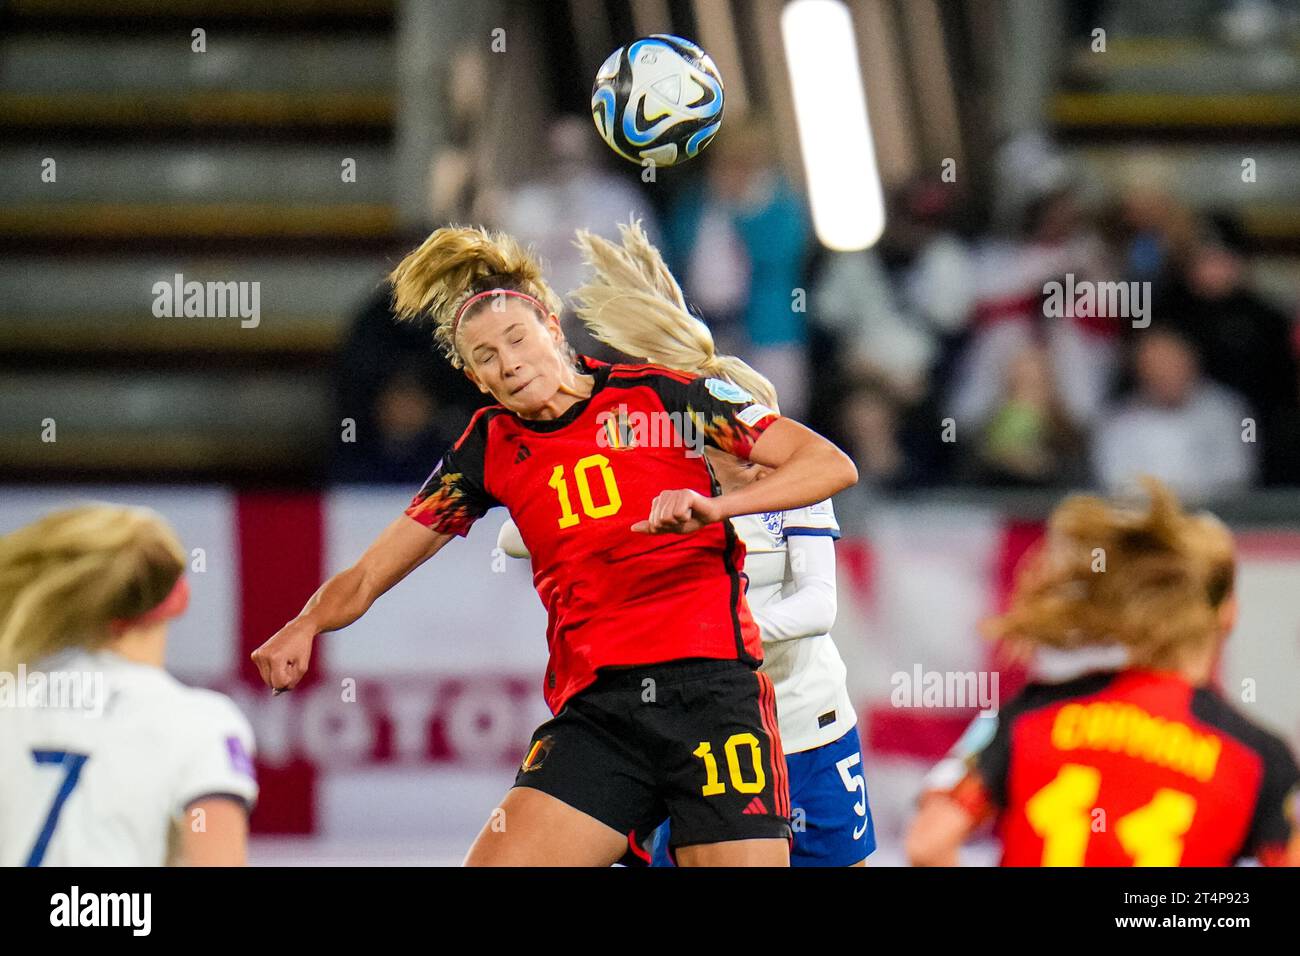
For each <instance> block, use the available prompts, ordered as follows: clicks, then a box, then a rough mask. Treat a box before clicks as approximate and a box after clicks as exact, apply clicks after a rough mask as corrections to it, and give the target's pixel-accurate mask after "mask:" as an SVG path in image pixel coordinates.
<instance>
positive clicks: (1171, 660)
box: [907, 481, 1300, 866]
mask: <svg viewBox="0 0 1300 956" xmlns="http://www.w3.org/2000/svg"><path fill="white" fill-rule="evenodd" d="M1147 487H1148V489H1149V491H1150V495H1151V504H1150V508H1149V509H1148V510H1145V511H1142V512H1138V511H1131V510H1122V509H1120V508H1117V507H1114V506H1112V505H1110V504H1107V503H1106V502H1104V501H1101V500H1099V499H1097V498H1093V497H1083V496H1077V497H1072V498H1070V499H1068V500H1066V501H1065V503H1064V504H1062V505H1061V506H1060V507H1059V508H1057V510H1056V512H1055V513H1054V514H1053V515H1052V518H1051V520H1050V522H1049V525H1048V536H1047V539H1046V542H1045V544H1044V546H1043V548H1042V549H1041V550H1040V551H1039V552H1038V553H1037V554H1036V555H1034V556H1033V558H1032V559H1031V563H1030V564H1029V565H1028V566H1027V568H1026V571H1025V573H1024V574H1023V575H1022V577H1021V578H1020V580H1019V581H1018V582H1017V588H1016V592H1015V594H1014V595H1013V598H1012V602H1011V606H1010V609H1009V611H1008V612H1007V613H1006V614H1005V615H1004V616H1002V617H1001V618H998V619H996V620H994V621H992V622H991V623H990V632H991V634H992V635H993V636H996V637H1000V638H1003V639H1005V640H1007V641H1009V642H1011V644H1012V645H1013V646H1019V647H1021V648H1024V649H1030V650H1032V649H1033V648H1053V649H1058V650H1067V651H1068V650H1081V649H1083V648H1088V647H1097V646H1101V645H1107V644H1109V645H1119V646H1121V647H1123V648H1124V649H1125V650H1126V651H1127V655H1128V661H1129V663H1128V665H1127V666H1126V667H1124V668H1122V669H1120V670H1112V671H1093V672H1091V673H1088V674H1085V675H1083V676H1080V677H1076V678H1074V679H1072V680H1067V681H1065V682H1062V683H1056V684H1048V683H1032V684H1030V685H1029V686H1027V687H1026V688H1025V690H1024V691H1023V692H1022V693H1021V694H1020V695H1019V696H1018V697H1017V698H1016V699H1015V700H1014V701H1012V702H1011V703H1010V704H1008V705H1007V706H1005V707H1003V708H1002V709H1001V710H1000V711H999V712H998V713H997V714H996V716H987V717H985V716H981V717H977V718H976V719H975V720H974V721H973V723H972V725H971V727H970V728H969V729H968V731H967V733H966V734H965V735H964V736H963V738H962V740H961V741H959V742H958V744H957V747H956V748H955V750H954V752H953V753H952V754H951V755H950V757H949V758H948V759H947V760H946V761H945V762H944V763H942V764H940V765H939V766H938V767H936V769H935V771H934V772H933V773H932V774H931V776H930V779H929V780H928V782H927V788H926V789H927V792H926V793H924V794H923V796H922V798H921V806H920V812H919V814H918V816H917V818H916V819H915V821H914V822H913V824H912V828H911V831H910V833H909V834H908V837H907V853H908V856H909V858H910V859H911V861H912V862H913V863H914V864H918V865H953V864H955V863H956V862H957V849H958V847H959V846H960V845H961V843H962V842H963V841H964V840H965V839H966V837H967V836H968V835H969V834H970V833H971V832H972V831H973V830H974V829H975V828H976V827H977V826H978V825H979V824H980V823H981V822H982V821H984V820H986V819H989V818H994V819H995V820H996V824H997V833H998V836H999V837H1000V838H1001V840H1002V846H1003V855H1002V864H1003V865H1004V866H1229V865H1231V864H1233V863H1234V862H1235V861H1237V860H1239V859H1242V858H1250V857H1253V858H1255V859H1257V860H1259V861H1260V862H1261V863H1263V864H1266V865H1290V866H1295V865H1300V825H1298V823H1297V800H1298V799H1300V790H1298V788H1300V770H1297V767H1296V762H1295V759H1294V757H1293V756H1292V754H1291V752H1290V750H1289V749H1288V747H1287V745H1286V743H1285V742H1284V741H1282V740H1281V739H1280V738H1279V737H1277V736H1275V735H1274V734H1272V733H1269V732H1268V731H1266V730H1263V729H1262V728H1260V727H1258V726H1256V725H1255V724H1254V723H1252V722H1251V721H1249V720H1248V719H1246V718H1245V717H1243V716H1241V715H1240V714H1239V713H1237V711H1236V710H1234V709H1233V708H1232V707H1231V706H1230V705H1229V704H1228V702H1227V701H1226V700H1225V699H1224V698H1223V697H1222V696H1220V695H1219V693H1218V692H1217V691H1215V690H1213V689H1212V688H1211V687H1210V686H1209V685H1210V683H1211V681H1212V678H1213V674H1214V670H1215V664H1216V661H1217V659H1218V657H1219V652H1220V650H1221V648H1222V645H1223V641H1224V640H1225V639H1226V638H1227V636H1228V634H1229V633H1230V632H1231V631H1232V628H1233V626H1234V625H1235V623H1236V618H1237V601H1236V597H1235V595H1234V593H1233V580H1234V571H1235V556H1234V546H1233V541H1232V536H1231V534H1230V532H1229V531H1228V529H1227V528H1226V527H1224V525H1223V524H1222V523H1221V522H1219V521H1218V520H1217V519H1216V518H1214V517H1212V516H1210V515H1208V514H1198V515H1189V514H1186V513H1184V512H1183V511H1182V510H1181V508H1180V507H1179V505H1178V502H1177V501H1176V500H1175V498H1174V497H1173V495H1172V494H1171V493H1170V492H1169V491H1168V490H1167V489H1166V488H1165V487H1164V486H1163V485H1161V484H1160V483H1158V482H1155V481H1148V482H1147Z"/></svg>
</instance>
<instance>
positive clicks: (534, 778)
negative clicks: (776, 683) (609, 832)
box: [515, 659, 790, 863]
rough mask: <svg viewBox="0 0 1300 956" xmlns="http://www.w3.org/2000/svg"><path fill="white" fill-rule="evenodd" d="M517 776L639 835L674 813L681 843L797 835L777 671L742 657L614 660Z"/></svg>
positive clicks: (554, 724) (640, 856)
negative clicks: (630, 663) (622, 664)
mask: <svg viewBox="0 0 1300 956" xmlns="http://www.w3.org/2000/svg"><path fill="white" fill-rule="evenodd" d="M515 786H516V787H532V788H534V789H536V790H541V791H543V792H544V793H549V794H550V795H551V796H553V797H556V798H557V799H559V800H563V801H564V802H565V803H567V804H568V805H569V806H571V807H574V808H576V809H578V810H581V811H582V812H583V813H585V814H587V815H588V816H592V817H595V818H596V819H597V820H599V821H600V822H601V823H604V824H605V825H606V826H609V827H612V828H613V829H615V830H617V831H618V832H619V833H626V834H627V836H628V855H627V856H626V857H625V862H636V861H640V862H647V863H648V862H649V854H648V853H647V852H646V851H645V850H644V849H643V847H642V846H641V844H642V843H643V841H645V840H646V839H647V838H648V837H649V836H650V834H651V833H653V831H654V830H655V828H656V827H658V826H659V824H661V823H662V822H663V821H664V820H665V819H671V821H672V847H673V848H674V849H676V848H677V847H683V846H691V845H693V844H698V843H723V842H726V841H730V840H753V839H761V838H781V839H787V840H788V839H789V838H790V789H789V778H788V777H787V775H786V767H785V754H784V753H783V752H782V750H781V736H780V733H779V732H778V730H777V724H776V693H775V691H774V690H773V688H772V681H771V680H770V679H769V678H768V676H767V675H766V674H763V673H760V672H759V671H756V670H754V669H752V668H751V667H749V666H748V665H747V664H745V663H743V662H741V661H728V660H698V659H693V660H683V661H671V662H669V663H666V664H647V665H644V666H637V667H630V668H620V669H616V670H610V669H605V670H602V671H600V672H599V673H598V675H597V678H596V681H595V683H593V684H592V685H591V686H590V687H587V688H586V689H584V690H582V691H580V692H579V693H577V694H575V695H574V696H573V697H572V698H570V699H569V701H568V702H567V703H565V705H564V707H563V709H562V710H561V711H560V712H559V714H557V715H556V716H555V717H553V718H552V719H551V720H548V721H547V722H546V723H544V724H542V725H541V726H540V727H538V728H537V730H536V731H535V732H534V734H533V739H532V742H531V744H530V745H529V748H528V751H527V755H526V756H525V757H524V762H523V764H522V765H521V766H520V768H519V773H518V775H517V776H516V777H515Z"/></svg>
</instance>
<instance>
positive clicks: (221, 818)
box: [177, 796, 248, 866]
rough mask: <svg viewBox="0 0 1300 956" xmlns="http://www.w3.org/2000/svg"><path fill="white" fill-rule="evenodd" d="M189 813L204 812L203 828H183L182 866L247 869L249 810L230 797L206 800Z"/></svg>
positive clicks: (183, 824) (190, 807)
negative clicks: (243, 867) (245, 866)
mask: <svg viewBox="0 0 1300 956" xmlns="http://www.w3.org/2000/svg"><path fill="white" fill-rule="evenodd" d="M187 810H188V811H189V812H190V813H193V812H194V811H196V810H201V811H202V813H203V826H202V827H197V828H196V827H192V826H189V825H188V817H187V819H186V821H185V822H184V823H182V825H181V826H180V828H179V830H180V847H179V854H180V858H179V860H177V862H178V863H180V865H181V866H244V865H245V864H246V863H247V862H248V810H247V809H245V807H244V806H243V805H242V804H240V803H238V802H236V801H234V800H231V799H230V798H228V797H220V796H213V797H204V798H203V799H202V800H197V801H195V802H194V803H192V804H190V805H189V807H188V808H187Z"/></svg>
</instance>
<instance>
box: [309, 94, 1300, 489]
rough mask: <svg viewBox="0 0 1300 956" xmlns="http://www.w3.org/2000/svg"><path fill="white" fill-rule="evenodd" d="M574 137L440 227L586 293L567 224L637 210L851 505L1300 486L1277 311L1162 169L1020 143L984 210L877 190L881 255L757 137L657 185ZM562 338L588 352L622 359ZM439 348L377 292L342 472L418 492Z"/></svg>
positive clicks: (1232, 248)
mask: <svg viewBox="0 0 1300 956" xmlns="http://www.w3.org/2000/svg"><path fill="white" fill-rule="evenodd" d="M589 126H590V123H589V121H588V120H587V119H586V118H585V117H567V118H564V119H561V120H560V121H558V122H557V123H555V124H554V126H553V127H552V129H551V133H550V136H549V139H548V142H547V162H546V163H545V166H544V168H543V169H542V170H541V171H540V172H539V174H538V175H537V176H536V177H535V178H534V179H532V180H531V181H529V182H527V183H526V184H524V185H523V186H521V187H518V188H515V189H511V190H500V189H494V188H491V187H490V185H484V184H479V185H478V186H475V185H474V184H473V183H472V182H470V181H468V180H466V179H465V177H461V178H460V179H458V180H457V181H456V184H455V188H454V189H452V190H451V194H454V199H453V200H449V202H454V203H458V204H459V205H456V206H449V207H448V208H446V209H442V210H438V211H436V213H435V221H438V222H443V221H450V220H460V221H464V220H466V219H470V218H472V219H473V220H474V221H479V222H484V223H486V224H489V225H493V226H497V227H500V228H504V229H506V230H508V231H510V232H512V233H513V234H515V235H517V236H518V237H519V238H521V239H523V240H525V241H528V242H531V243H533V244H534V246H535V247H536V249H537V251H538V252H539V253H540V254H541V256H542V257H543V259H544V260H546V262H547V263H548V267H549V268H548V274H549V276H550V278H551V280H552V284H553V285H554V286H555V288H556V289H557V291H561V292H565V291H567V290H569V289H571V288H573V287H574V286H576V285H577V284H578V282H579V279H580V276H581V268H582V264H581V262H579V261H577V259H576V258H575V251H574V249H573V247H572V245H571V242H570V240H571V237H572V235H573V232H574V230H575V229H577V228H579V227H588V228H592V229H594V230H595V231H597V232H601V233H602V234H605V235H609V236H611V237H613V236H616V235H617V229H616V223H617V222H619V221H626V220H627V218H628V216H629V214H635V215H638V216H640V217H641V218H642V219H643V220H644V221H645V223H646V225H647V228H648V231H649V232H650V234H651V236H652V238H654V239H655V240H656V241H657V242H658V243H659V245H660V247H661V249H662V251H663V253H664V255H665V258H666V259H667V260H668V263H669V265H670V266H671V267H672V269H673V271H674V273H675V274H676V275H677V277H678V279H679V280H680V281H681V283H682V285H683V288H684V290H685V292H686V294H687V296H688V298H689V299H690V300H691V302H692V303H693V304H694V305H695V306H696V307H697V308H698V310H699V311H700V313H701V314H702V315H703V316H704V317H705V318H706V319H707V321H708V322H709V324H710V327H711V328H712V330H713V332H714V335H715V338H716V339H717V340H718V342H719V345H720V348H722V349H723V350H725V351H729V352H734V353H735V354H739V355H741V356H742V357H744V358H745V359H746V360H748V361H749V362H750V363H751V364H753V365H754V366H755V367H756V368H758V369H759V370H760V371H762V372H763V373H764V374H766V375H767V376H768V377H769V378H770V379H771V380H772V381H773V383H774V384H775V385H776V387H777V390H778V394H779V395H780V399H781V405H782V411H783V413H785V414H787V415H790V416H792V417H795V418H798V419H800V420H804V421H806V422H808V423H809V424H810V425H811V426H812V427H814V428H816V429H818V430H819V431H822V432H823V433H825V434H827V435H828V436H830V437H832V438H834V439H835V440H836V441H837V442H839V443H840V444H841V446H842V447H844V448H845V449H846V450H847V451H849V452H850V453H851V454H852V456H853V457H854V459H855V460H856V461H857V464H858V468H859V471H860V474H861V482H860V485H859V488H858V489H857V492H856V494H858V495H859V496H865V497H866V498H868V499H874V498H875V497H878V496H882V495H890V494H893V493H895V492H899V491H904V490H909V489H914V488H923V487H930V486H937V485H973V486H987V487H1039V488H1055V487H1067V486H1071V487H1073V486H1080V485H1093V486H1101V487H1105V488H1107V489H1109V490H1119V489H1122V488H1124V487H1125V486H1126V485H1128V484H1129V483H1130V482H1131V481H1132V479H1133V477H1134V476H1135V475H1137V474H1139V473H1151V474H1155V475H1158V476H1160V477H1162V478H1163V479H1165V480H1166V481H1167V482H1169V483H1170V484H1171V485H1172V486H1173V487H1174V488H1175V489H1177V490H1178V491H1179V492H1181V493H1182V494H1183V495H1184V496H1185V497H1187V498H1188V499H1190V500H1194V501H1196V500H1204V501H1209V500H1215V499H1222V498H1224V497H1229V496H1236V495H1240V494H1242V493H1243V492H1245V491H1247V490H1248V489H1250V488H1252V487H1255V486H1259V485H1300V373H1298V371H1297V343H1298V341H1300V340H1298V338H1297V334H1296V328H1297V325H1296V323H1295V322H1294V321H1293V316H1292V315H1290V314H1288V312H1287V311H1286V307H1285V305H1284V304H1281V303H1278V302H1274V301H1271V300H1270V299H1268V298H1267V297H1266V296H1265V295H1263V294H1261V293H1260V292H1259V291H1257V290H1256V289H1255V288H1254V286H1253V284H1252V260H1251V258H1250V256H1249V255H1248V249H1247V246H1246V245H1245V244H1244V243H1243V239H1242V235H1241V234H1240V231H1239V230H1238V229H1237V228H1236V226H1235V225H1234V223H1233V221H1232V220H1231V219H1230V218H1225V217H1222V216H1218V215H1208V214H1205V213H1204V212H1202V211H1198V210H1195V209H1190V208H1187V207H1186V206H1185V205H1184V204H1183V203H1181V202H1180V201H1179V200H1178V199H1177V198H1175V196H1174V195H1173V194H1172V193H1171V192H1170V191H1169V190H1168V189H1167V188H1166V179H1165V178H1164V177H1163V176H1162V175H1160V171H1159V169H1158V167H1150V166H1146V167H1144V166H1143V165H1142V164H1141V163H1137V164H1135V165H1134V168H1133V172H1132V174H1131V175H1129V176H1128V177H1127V179H1126V181H1124V182H1122V183H1119V184H1116V185H1112V186H1111V187H1110V188H1109V189H1108V190H1103V191H1101V192H1100V193H1098V192H1097V191H1096V190H1095V189H1091V188H1084V185H1085V184H1084V183H1083V182H1081V181H1080V180H1079V179H1078V177H1075V176H1072V175H1071V174H1070V173H1069V172H1068V171H1062V169H1055V167H1054V166H1053V160H1052V159H1051V157H1050V156H1048V155H1047V154H1045V153H1043V152H1042V151H1041V150H1040V151H1038V152H1035V151H1034V150H1030V151H1029V152H1028V153H1026V152H1024V151H1023V150H1022V151H1020V152H1017V150H1015V149H1011V150H1009V151H1008V152H1007V154H1006V155H1005V156H1004V157H1003V158H1002V160H1001V163H1002V168H1001V169H1000V170H999V176H1000V179H1001V180H1003V181H1008V182H1014V183H1017V184H1019V185H1018V187H1017V188H1016V189H1015V190H1003V194H1002V195H1000V196H999V197H998V199H999V203H998V206H999V208H998V210H997V211H996V213H995V214H987V213H984V212H977V211H976V206H977V204H976V203H974V202H973V197H972V196H971V195H970V194H969V193H967V192H964V191H963V189H962V188H960V187H959V186H958V185H957V184H955V183H947V182H944V181H942V179H941V177H940V176H939V175H938V174H937V173H936V175H935V176H933V177H930V178H927V179H920V180H917V181H915V182H911V183H908V184H905V185H903V186H901V187H900V188H898V189H896V190H893V191H892V194H891V195H890V197H889V200H888V202H889V207H890V208H889V214H888V219H887V222H888V225H887V228H886V232H885V234H884V236H883V238H882V240H881V241H880V242H879V243H878V244H877V245H876V246H875V247H873V248H872V249H869V250H867V251H864V252H855V253H830V252H827V251H825V250H824V249H822V248H821V247H820V245H819V244H818V243H817V242H816V239H815V238H814V236H813V233H812V227H811V223H810V222H809V219H808V213H807V210H806V204H805V202H804V200H803V197H802V196H801V195H800V194H799V192H798V191H797V190H796V188H795V186H794V185H793V184H792V183H791V182H789V181H788V180H787V178H786V177H785V176H784V175H783V174H782V172H781V171H780V170H779V169H778V168H777V166H776V165H775V164H774V163H773V161H772V160H771V150H770V149H769V148H767V144H768V143H769V142H770V139H769V136H770V134H769V132H768V131H767V130H766V129H765V128H764V125H763V123H762V121H761V120H760V119H759V118H754V119H753V120H752V121H750V120H748V119H747V121H746V122H745V123H743V124H738V125H737V126H735V127H734V128H733V129H731V130H730V131H729V134H728V135H727V136H724V137H720V138H719V140H718V141H717V143H715V144H714V146H713V147H711V149H710V150H709V153H707V154H706V158H707V162H703V163H702V164H701V165H702V166H703V169H702V170H701V171H700V172H699V173H698V174H696V175H692V176H683V175H674V176H665V177H664V179H665V180H668V179H671V181H672V182H671V184H669V183H664V184H662V186H661V184H659V183H655V184H644V185H643V184H642V183H640V181H639V179H638V176H637V170H635V169H634V168H632V167H630V166H628V167H627V169H618V168H617V167H615V166H612V165H610V164H607V163H606V162H605V157H604V156H603V155H601V154H602V153H603V150H602V149H601V148H600V146H599V142H598V140H597V138H596V137H595V136H594V135H592V131H591V129H589ZM451 165H452V166H453V167H454V168H462V167H463V166H464V164H463V163H462V164H461V167H456V164H455V163H454V162H453V163H452V164H451ZM435 168H436V166H435ZM1044 170H1054V172H1053V173H1052V174H1051V175H1043V173H1044ZM1012 193H1014V195H1012ZM436 205H437V203H436V202H435V206H436ZM1090 283H1126V284H1127V283H1136V284H1137V285H1131V286H1127V289H1128V290H1129V295H1128V300H1127V305H1126V308H1125V309H1124V314H1111V312H1110V310H1109V309H1108V308H1107V307H1106V301H1107V300H1106V297H1105V296H1104V295H1102V296H1097V297H1095V298H1091V299H1082V298H1074V297H1069V296H1068V295H1067V296H1066V297H1065V299H1064V303H1063V300H1062V294H1061V290H1066V292H1067V293H1068V291H1069V290H1076V289H1083V288H1084V287H1085V286H1087V285H1088V284H1090ZM1057 284H1059V285H1057ZM1119 301H1123V300H1119ZM1063 304H1064V307H1062V305H1063ZM572 323H573V319H572V316H568V317H566V330H567V332H568V334H569V335H570V338H571V340H572V341H573V342H574V344H575V346H576V347H577V348H578V349H579V351H585V352H587V353H589V354H595V355H598V356H602V357H606V358H611V357H613V356H610V355H608V354H607V353H605V352H603V351H602V349H601V347H600V346H598V345H596V344H595V343H593V342H591V340H590V339H588V338H587V337H586V336H585V335H584V334H583V332H582V330H581V329H580V328H577V327H575V326H574V325H573V324H572ZM429 355H430V342H429V336H428V332H427V331H422V330H418V329H412V328H399V327H397V326H395V325H394V324H393V322H392V321H391V317H390V316H389V315H388V313H387V304H386V299H385V295H384V293H383V291H382V290H379V291H378V292H377V293H376V295H375V298H374V299H373V301H372V302H370V303H369V304H368V306H367V307H366V309H365V310H364V311H363V313H362V314H361V315H360V316H359V317H358V319H357V322H356V324H355V327H354V329H353V332H352V335H351V337H350V339H349V341H348V344H347V346H346V350H345V355H344V360H343V361H342V362H341V364H340V368H341V369H343V370H345V371H344V372H342V373H341V375H340V385H339V394H340V401H341V402H342V403H343V406H344V409H345V411H346V410H351V411H352V412H353V414H354V415H356V416H358V418H359V419H362V420H364V421H365V425H364V426H362V425H361V422H360V421H359V429H358V430H359V433H360V434H364V435H367V436H370V439H371V440H368V441H359V442H357V443H355V444H354V445H352V446H350V447H349V446H345V447H344V451H343V453H342V454H341V455H340V456H339V459H338V461H337V462H336V463H335V469H334V476H333V477H334V478H335V479H337V480H344V481H403V482H406V483H410V482H412V481H418V480H419V479H420V478H421V477H423V474H424V473H425V472H427V470H428V469H429V468H431V467H432V465H433V463H434V461H435V460H436V458H437V455H438V451H437V449H438V448H439V447H441V446H445V444H446V443H447V442H449V441H451V440H453V439H454V438H455V437H456V435H457V434H459V431H460V429H461V428H462V427H463V424H464V422H465V421H466V420H467V419H468V416H469V414H470V412H471V411H472V409H473V408H474V407H475V406H476V405H478V404H480V403H481V401H482V396H480V395H479V394H478V392H477V391H476V390H474V389H473V388H471V387H470V386H469V384H468V382H466V381H465V380H464V378H463V376H461V375H460V374H459V373H453V372H452V370H451V369H450V368H449V367H448V366H447V365H446V363H445V362H443V361H441V360H440V359H438V360H434V361H430V360H429Z"/></svg>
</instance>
